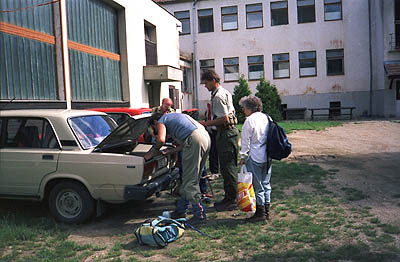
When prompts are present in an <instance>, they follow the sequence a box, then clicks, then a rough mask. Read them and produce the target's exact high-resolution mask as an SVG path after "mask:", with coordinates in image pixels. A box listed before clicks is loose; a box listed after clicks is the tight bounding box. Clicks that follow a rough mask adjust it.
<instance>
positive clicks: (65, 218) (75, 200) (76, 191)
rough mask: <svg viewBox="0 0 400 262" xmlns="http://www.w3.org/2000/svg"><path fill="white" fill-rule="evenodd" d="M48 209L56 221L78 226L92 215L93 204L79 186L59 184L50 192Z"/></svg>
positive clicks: (83, 188)
mask: <svg viewBox="0 0 400 262" xmlns="http://www.w3.org/2000/svg"><path fill="white" fill-rule="evenodd" d="M49 209H50V212H51V214H52V215H53V216H54V217H55V218H56V220H58V221H60V222H63V223H67V224H79V223H83V222H85V221H86V220H88V219H89V218H90V217H91V216H92V215H93V213H94V210H95V202H94V200H93V198H92V197H91V195H90V194H89V192H88V191H87V189H86V188H85V187H84V186H82V185H81V184H78V183H76V182H61V183H58V184H56V185H55V186H54V187H53V188H52V189H51V191H50V194H49Z"/></svg>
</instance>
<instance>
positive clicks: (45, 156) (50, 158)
mask: <svg viewBox="0 0 400 262" xmlns="http://www.w3.org/2000/svg"><path fill="white" fill-rule="evenodd" d="M42 159H43V160H53V159H54V156H53V155H43V156H42Z"/></svg>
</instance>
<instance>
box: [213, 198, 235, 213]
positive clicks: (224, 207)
mask: <svg viewBox="0 0 400 262" xmlns="http://www.w3.org/2000/svg"><path fill="white" fill-rule="evenodd" d="M214 207H215V209H216V210H217V211H232V210H235V209H237V204H236V200H235V199H232V200H228V199H225V198H224V199H223V200H222V201H221V202H217V203H214Z"/></svg>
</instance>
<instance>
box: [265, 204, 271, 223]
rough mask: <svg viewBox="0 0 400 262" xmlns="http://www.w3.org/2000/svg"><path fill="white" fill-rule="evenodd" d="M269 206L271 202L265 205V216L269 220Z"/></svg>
mask: <svg viewBox="0 0 400 262" xmlns="http://www.w3.org/2000/svg"><path fill="white" fill-rule="evenodd" d="M269 206H270V204H269V203H265V205H264V207H265V218H266V219H267V220H269Z"/></svg>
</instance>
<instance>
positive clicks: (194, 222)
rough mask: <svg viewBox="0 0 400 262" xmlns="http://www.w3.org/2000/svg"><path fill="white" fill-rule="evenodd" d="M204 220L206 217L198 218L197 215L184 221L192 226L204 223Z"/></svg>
mask: <svg viewBox="0 0 400 262" xmlns="http://www.w3.org/2000/svg"><path fill="white" fill-rule="evenodd" d="M206 221H207V219H206V218H203V219H200V218H198V217H195V216H192V217H191V218H189V220H187V221H186V222H185V223H188V224H189V225H192V226H194V225H200V224H204V223H206Z"/></svg>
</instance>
